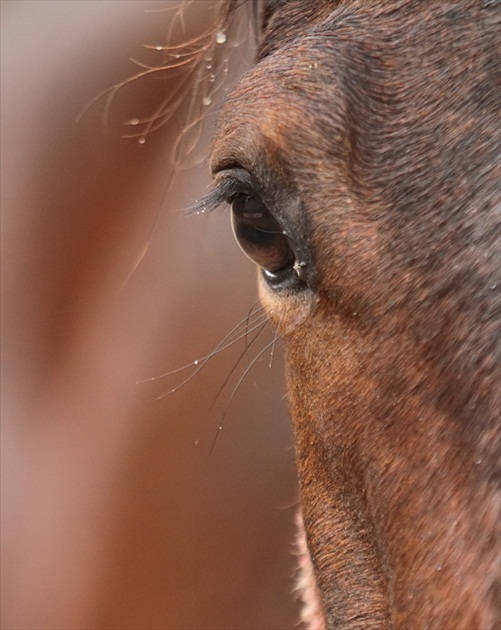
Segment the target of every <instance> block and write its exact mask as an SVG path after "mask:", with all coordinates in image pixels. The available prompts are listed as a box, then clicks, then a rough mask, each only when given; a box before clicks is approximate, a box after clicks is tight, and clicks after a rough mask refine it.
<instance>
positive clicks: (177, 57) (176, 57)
mask: <svg viewBox="0 0 501 630" xmlns="http://www.w3.org/2000/svg"><path fill="white" fill-rule="evenodd" d="M173 57H174V59H181V55H173Z"/></svg>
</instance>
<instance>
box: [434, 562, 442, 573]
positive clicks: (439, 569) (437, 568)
mask: <svg viewBox="0 0 501 630" xmlns="http://www.w3.org/2000/svg"><path fill="white" fill-rule="evenodd" d="M441 570H442V565H441V564H440V563H438V564H436V565H435V571H441Z"/></svg>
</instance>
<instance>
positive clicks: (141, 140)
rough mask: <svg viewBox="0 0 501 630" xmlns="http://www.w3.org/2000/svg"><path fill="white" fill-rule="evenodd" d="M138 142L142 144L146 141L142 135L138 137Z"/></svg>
mask: <svg viewBox="0 0 501 630" xmlns="http://www.w3.org/2000/svg"><path fill="white" fill-rule="evenodd" d="M138 142H139V144H144V143H145V142H146V138H145V137H144V136H143V137H142V138H139V140H138Z"/></svg>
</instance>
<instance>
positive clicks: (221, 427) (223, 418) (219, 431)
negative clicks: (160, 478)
mask: <svg viewBox="0 0 501 630" xmlns="http://www.w3.org/2000/svg"><path fill="white" fill-rule="evenodd" d="M272 344H273V341H270V343H267V344H266V346H265V347H264V348H263V349H262V350H261V351H260V352H259V353H258V354H257V355H256V356H255V357H254V359H253V360H252V361H251V363H250V365H249V366H248V367H247V369H246V370H245V372H244V373H243V374H242V376H241V377H240V378H239V379H238V382H237V384H236V386H235V388H234V390H233V391H232V393H231V396H230V398H229V400H228V404H227V405H226V409H225V412H224V413H223V415H222V417H221V422H220V424H219V426H218V428H217V433H216V435H215V436H214V441H213V442H212V447H211V450H210V455H212V453H213V452H214V448H215V447H216V442H217V438H218V436H219V434H220V433H221V431H222V430H223V425H224V420H225V418H226V416H227V414H228V409H229V407H230V405H231V403H232V401H233V398H234V397H235V394H236V393H237V391H238V389H239V387H240V385H241V384H242V382H243V380H244V378H245V377H246V376H247V374H248V373H249V372H250V370H251V369H252V368H253V366H254V365H255V364H256V362H257V361H258V360H259V359H260V358H261V357H262V356H263V354H264V353H265V352H266V351H267V350H268V348H270V347H271V346H272Z"/></svg>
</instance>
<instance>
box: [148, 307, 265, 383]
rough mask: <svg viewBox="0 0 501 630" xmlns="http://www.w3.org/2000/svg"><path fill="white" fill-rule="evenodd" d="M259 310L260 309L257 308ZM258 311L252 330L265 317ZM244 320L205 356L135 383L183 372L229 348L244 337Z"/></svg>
mask: <svg viewBox="0 0 501 630" xmlns="http://www.w3.org/2000/svg"><path fill="white" fill-rule="evenodd" d="M259 310H260V311H261V310H262V309H259ZM258 313H259V311H258V312H256V315H257V317H256V319H255V320H254V321H253V322H252V327H253V328H252V330H255V329H256V328H257V327H258V326H259V325H260V324H261V323H262V322H263V321H264V320H265V319H266V317H265V315H263V314H258ZM244 321H247V318H246V319H245V320H242V321H240V322H239V323H238V324H237V325H236V326H235V327H234V328H232V330H230V332H229V333H228V334H227V335H225V337H224V338H223V339H222V340H221V341H220V342H219V343H218V345H217V346H216V347H215V348H214V349H213V350H211V351H210V352H209V354H206V355H205V356H203V357H200V358H199V359H195V361H191V362H190V363H187V364H186V365H183V366H181V367H179V368H176V369H175V370H169V372H164V373H163V374H157V375H156V376H151V377H149V378H145V379H143V380H141V381H137V382H136V385H141V384H143V383H149V382H150V381H157V380H158V379H161V378H165V377H166V376H172V375H173V374H178V373H179V372H184V371H185V370H188V369H189V368H192V367H193V366H196V365H199V364H201V363H202V362H204V361H206V360H207V359H211V358H212V357H213V356H215V355H216V354H218V353H219V352H222V351H223V350H226V349H227V348H229V347H230V346H232V345H233V344H234V343H236V342H237V341H239V340H240V339H242V338H243V337H244V334H243V333H242V331H241V330H239V328H241V327H242V326H243V324H244ZM232 337H234V338H232Z"/></svg>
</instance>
